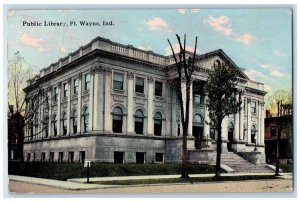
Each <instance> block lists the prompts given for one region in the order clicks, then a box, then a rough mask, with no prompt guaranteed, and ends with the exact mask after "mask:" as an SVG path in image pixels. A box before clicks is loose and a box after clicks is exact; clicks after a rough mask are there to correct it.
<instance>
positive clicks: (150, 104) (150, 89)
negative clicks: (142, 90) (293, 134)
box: [147, 77, 154, 135]
mask: <svg viewBox="0 0 300 202" xmlns="http://www.w3.org/2000/svg"><path fill="white" fill-rule="evenodd" d="M153 99H154V81H153V78H152V77H148V102H147V103H148V106H147V108H148V109H147V111H148V115H147V116H148V117H147V118H148V119H147V120H148V124H147V126H148V129H147V134H148V135H154V122H153Z"/></svg>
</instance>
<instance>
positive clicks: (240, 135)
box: [239, 96, 245, 140]
mask: <svg viewBox="0 0 300 202" xmlns="http://www.w3.org/2000/svg"><path fill="white" fill-rule="evenodd" d="M241 101H242V105H241V111H240V114H239V124H240V125H239V129H240V131H239V140H243V139H244V137H243V136H244V135H243V134H244V104H245V102H244V96H241Z"/></svg>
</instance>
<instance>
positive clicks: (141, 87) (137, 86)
mask: <svg viewBox="0 0 300 202" xmlns="http://www.w3.org/2000/svg"><path fill="white" fill-rule="evenodd" d="M138 80H140V81H143V85H137V81H138ZM138 89H141V91H139V90H138ZM135 93H138V94H144V93H145V78H142V77H135Z"/></svg>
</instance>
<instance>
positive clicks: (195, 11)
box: [191, 9, 200, 13]
mask: <svg viewBox="0 0 300 202" xmlns="http://www.w3.org/2000/svg"><path fill="white" fill-rule="evenodd" d="M199 12H200V9H191V13H199Z"/></svg>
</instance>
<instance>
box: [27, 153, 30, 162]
mask: <svg viewBox="0 0 300 202" xmlns="http://www.w3.org/2000/svg"><path fill="white" fill-rule="evenodd" d="M30 160H31V153H27V161H30Z"/></svg>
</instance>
